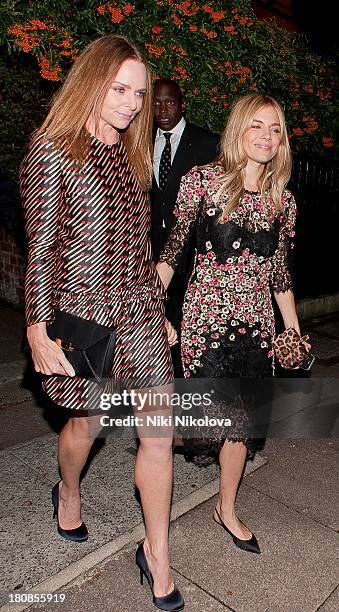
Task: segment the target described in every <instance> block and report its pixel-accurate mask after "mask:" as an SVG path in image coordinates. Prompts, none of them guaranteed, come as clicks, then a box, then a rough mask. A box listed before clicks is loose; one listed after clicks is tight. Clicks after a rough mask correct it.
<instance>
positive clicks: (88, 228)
mask: <svg viewBox="0 0 339 612" xmlns="http://www.w3.org/2000/svg"><path fill="white" fill-rule="evenodd" d="M151 96H152V93H151V76H150V71H149V67H148V65H147V63H146V61H145V60H144V58H143V57H142V55H141V54H140V52H139V51H138V49H137V48H136V47H135V46H134V44H132V43H131V42H129V41H128V40H127V39H125V38H124V37H121V36H115V35H109V36H104V37H102V38H100V39H98V40H95V41H94V42H92V43H91V44H90V45H89V46H88V47H87V48H86V49H85V50H84V51H83V53H82V54H81V55H80V56H79V57H78V59H77V60H76V62H75V63H74V65H73V67H72V68H71V70H70V73H69V75H68V77H67V78H66V80H65V83H64V84H63V86H62V87H61V89H60V91H59V93H58V94H57V96H56V98H55V99H54V102H53V104H52V107H51V110H50V112H49V114H48V116H47V118H46V119H45V121H44V123H43V124H42V126H41V127H40V129H38V130H37V132H36V133H35V134H34V136H33V139H32V142H31V146H30V149H29V152H28V155H27V156H26V158H25V160H24V162H23V164H22V168H21V193H22V201H23V206H24V211H25V218H26V231H27V244H28V266H27V274H26V287H25V289H26V319H27V337H28V341H29V344H30V347H31V352H32V358H33V362H34V366H35V370H36V371H37V372H40V373H41V374H43V375H45V377H44V379H43V387H44V390H45V391H46V393H47V394H48V396H49V397H50V398H51V399H52V400H53V401H54V402H55V403H56V404H57V405H58V406H63V407H66V408H67V409H69V415H70V418H69V420H68V422H67V423H66V425H65V427H64V428H63V430H62V431H61V433H60V436H59V449H58V460H59V466H60V472H61V480H60V482H58V483H56V485H55V486H54V487H53V490H52V502H53V506H54V515H55V516H56V517H57V529H58V533H59V534H60V536H62V537H63V538H65V539H67V540H72V541H77V542H82V541H85V540H87V538H88V531H87V527H86V525H85V523H84V522H83V521H82V519H81V507H80V487H79V480H80V473H81V470H82V468H83V466H84V464H85V462H86V460H87V457H88V454H89V451H90V448H91V446H92V443H93V440H94V438H95V437H96V435H97V434H98V432H99V431H100V429H101V428H102V425H103V423H102V421H101V415H100V408H102V406H101V405H97V404H96V401H97V400H98V399H99V398H100V389H101V387H99V388H98V389H97V390H96V394H95V392H93V387H94V388H95V389H96V386H95V385H96V382H97V381H96V379H95V380H93V379H92V378H91V376H90V375H89V376H86V367H87V369H88V371H91V372H94V374H98V370H97V371H96V370H95V367H94V365H93V364H95V366H96V364H97V362H98V356H99V357H100V364H101V365H102V363H103V361H104V363H105V364H106V366H107V362H108V365H109V368H110V376H111V379H112V380H114V381H115V383H116V384H117V385H118V384H119V385H121V386H123V388H127V389H133V390H135V389H143V388H149V387H155V388H158V387H159V385H161V386H163V385H165V386H167V385H169V384H171V381H172V378H173V369H172V362H171V354H170V349H169V344H171V343H174V342H175V340H176V338H175V336H176V334H175V332H174V331H173V329H172V328H171V326H170V325H169V323H168V322H167V321H166V320H165V316H164V305H163V299H164V296H165V294H164V288H163V286H162V284H161V282H160V279H159V276H158V275H157V273H156V270H155V267H154V264H153V261H152V253H151V247H150V241H149V229H150V213H149V202H148V194H147V190H148V188H149V185H150V182H151V174H152V164H151V157H150V142H151V123H152V114H151V108H152V105H151ZM60 324H61V327H60ZM55 325H59V328H58V329H59V330H60V329H61V332H60V331H59V334H60V335H55V334H54V336H55V337H53V336H52V333H51V330H53V329H54V330H55V329H56V327H55ZM62 326H63V327H62ZM65 326H66V327H65ZM79 330H80V331H79ZM81 330H83V334H82V332H81ZM75 332H77V334H76V333H75ZM80 332H81V333H80ZM66 333H67V334H68V337H66V335H63V334H66ZM87 334H88V338H89V339H88V342H87V344H86V345H85V346H84V335H86V337H87ZM70 336H71V337H72V342H69V337H70ZM114 336H115V346H114V352H113V341H112V340H114ZM73 337H74V338H75V340H73ZM76 342H77V343H78V344H76ZM103 345H104V353H103ZM93 346H94V349H93ZM91 348H92V349H93V350H92V351H91V352H90V349H91ZM80 349H81V350H80ZM83 349H86V351H85V352H84V351H83ZM75 353H76V354H79V359H81V361H78V362H77V363H76V364H75V361H73V365H74V367H73V366H72V363H71V361H72V359H74V354H75ZM99 353H100V355H99ZM66 355H68V356H69V359H67V357H66ZM91 359H92V362H91ZM110 360H111V363H109V361H110ZM78 366H79V368H80V369H79V368H78ZM100 372H101V370H100ZM99 382H101V378H100V376H99ZM114 388H115V387H114ZM93 393H94V395H93ZM93 403H94V405H93ZM93 408H95V411H94V412H93V413H92V414H90V410H91V409H93ZM138 408H140V406H138V407H137V409H138ZM98 413H99V416H98ZM101 414H102V413H101ZM138 414H139V416H141V415H142V412H139V413H138ZM148 433H150V432H148ZM151 433H152V432H151ZM138 434H139V438H140V446H139V450H138V453H137V459H136V468H135V478H136V485H137V487H138V489H139V490H140V495H141V502H142V509H143V514H144V518H145V525H146V538H145V541H144V542H143V543H142V544H141V545H140V546H139V548H138V552H137V564H138V566H139V568H140V571H141V575H142V576H143V575H145V576H146V578H147V580H148V581H149V584H150V586H151V589H152V593H153V601H154V604H155V605H156V606H157V607H158V608H160V609H162V610H181V609H182V608H183V606H184V602H183V598H182V596H181V594H180V592H179V591H178V590H177V589H176V588H175V586H174V584H173V580H172V577H171V572H170V565H169V558H168V526H169V510H170V498H171V485H172V438H171V436H170V435H167V436H162V437H160V436H157V437H154V435H153V436H152V435H146V434H145V435H144V433H143V432H142V431H141V429H139V430H138Z"/></svg>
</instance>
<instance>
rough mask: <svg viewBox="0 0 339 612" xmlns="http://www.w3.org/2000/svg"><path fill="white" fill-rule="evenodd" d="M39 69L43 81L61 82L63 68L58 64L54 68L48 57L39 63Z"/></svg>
mask: <svg viewBox="0 0 339 612" xmlns="http://www.w3.org/2000/svg"><path fill="white" fill-rule="evenodd" d="M39 67H40V74H41V76H42V78H43V79H47V80H48V81H60V78H61V77H60V75H61V68H60V66H59V65H58V64H55V65H54V66H52V65H51V64H50V62H49V60H48V59H47V57H43V58H42V60H41V61H40V62H39Z"/></svg>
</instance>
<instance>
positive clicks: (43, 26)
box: [30, 19, 48, 30]
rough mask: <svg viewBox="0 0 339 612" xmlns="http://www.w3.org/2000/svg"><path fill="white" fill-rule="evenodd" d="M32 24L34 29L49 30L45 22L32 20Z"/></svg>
mask: <svg viewBox="0 0 339 612" xmlns="http://www.w3.org/2000/svg"><path fill="white" fill-rule="evenodd" d="M30 23H31V25H32V26H33V27H35V28H38V29H39V30H47V28H48V26H47V25H46V24H45V23H44V22H43V21H40V20H39V19H31V20H30ZM32 29H33V28H32Z"/></svg>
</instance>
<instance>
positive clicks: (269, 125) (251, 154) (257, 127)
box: [242, 105, 281, 164]
mask: <svg viewBox="0 0 339 612" xmlns="http://www.w3.org/2000/svg"><path fill="white" fill-rule="evenodd" d="M280 143H281V125H280V120H279V116H278V113H277V111H276V110H275V108H274V107H273V106H269V105H267V106H263V107H262V108H260V109H259V110H258V111H256V113H255V114H254V116H253V119H252V122H251V125H250V127H249V128H248V129H247V130H246V131H245V132H244V134H243V137H242V145H243V148H244V152H245V154H246V156H247V159H248V161H252V162H256V163H258V164H266V163H267V162H269V161H270V160H271V159H273V157H274V156H275V155H276V153H277V151H278V149H279V146H280Z"/></svg>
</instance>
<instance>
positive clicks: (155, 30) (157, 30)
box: [152, 25, 163, 34]
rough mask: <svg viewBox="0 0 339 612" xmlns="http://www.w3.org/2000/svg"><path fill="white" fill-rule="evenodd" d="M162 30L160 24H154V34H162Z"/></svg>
mask: <svg viewBox="0 0 339 612" xmlns="http://www.w3.org/2000/svg"><path fill="white" fill-rule="evenodd" d="M162 30H163V28H162V26H159V25H157V26H154V27H153V28H152V32H153V34H160V32H162Z"/></svg>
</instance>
